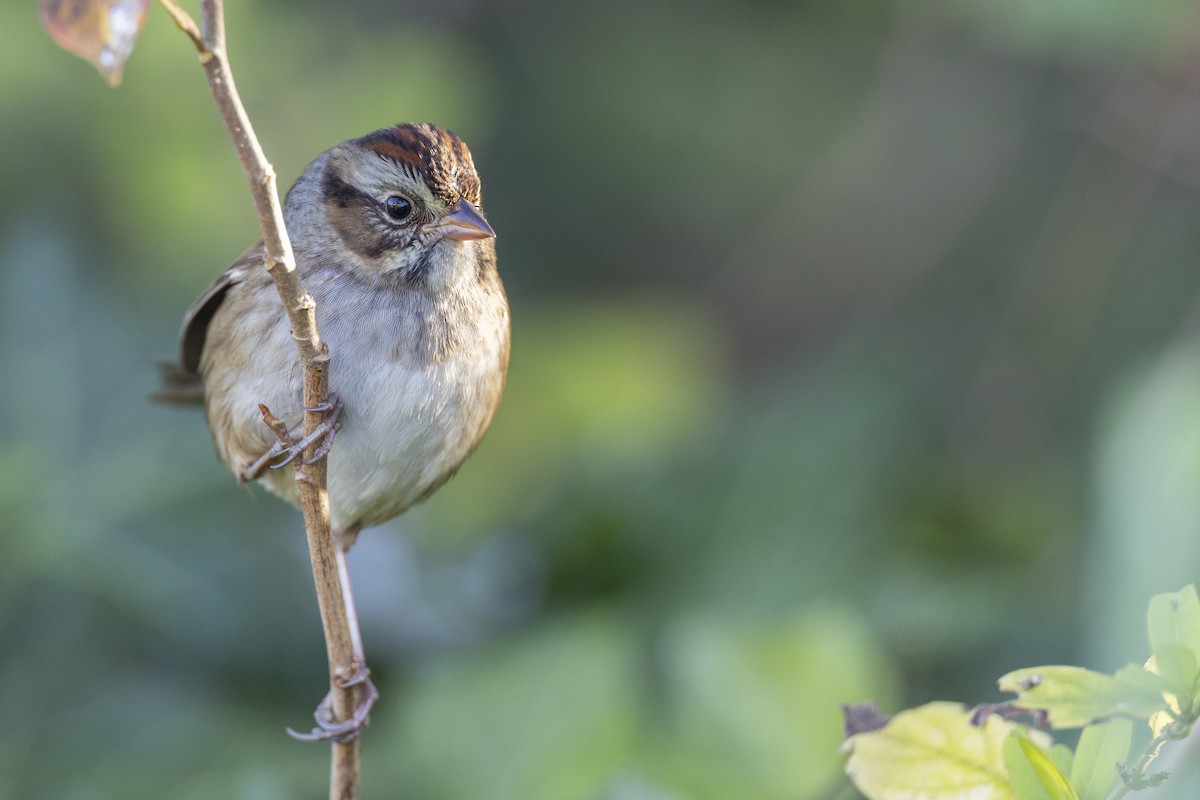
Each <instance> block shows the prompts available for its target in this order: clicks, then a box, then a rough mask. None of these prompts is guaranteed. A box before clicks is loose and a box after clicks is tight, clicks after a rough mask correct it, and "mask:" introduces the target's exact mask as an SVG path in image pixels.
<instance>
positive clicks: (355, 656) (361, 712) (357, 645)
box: [288, 525, 379, 744]
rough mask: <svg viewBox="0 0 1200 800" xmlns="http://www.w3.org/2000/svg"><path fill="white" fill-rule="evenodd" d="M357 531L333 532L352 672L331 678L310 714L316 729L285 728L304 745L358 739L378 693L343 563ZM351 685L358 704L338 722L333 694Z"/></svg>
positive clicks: (352, 593) (345, 563)
mask: <svg viewBox="0 0 1200 800" xmlns="http://www.w3.org/2000/svg"><path fill="white" fill-rule="evenodd" d="M358 531H359V528H358V526H357V525H355V526H351V527H350V528H346V529H344V530H341V531H338V532H337V533H335V534H334V548H333V551H334V556H335V558H336V561H337V569H338V578H339V579H340V582H341V584H342V600H343V602H344V603H345V605H346V622H347V623H348V625H349V628H350V644H351V653H352V658H351V664H352V668H353V671H352V672H351V673H350V674H349V675H335V676H334V685H335V687H336V688H334V689H330V691H329V694H327V695H325V699H323V700H322V701H321V703H320V705H318V706H317V710H316V711H315V712H314V713H313V718H314V719H315V720H316V721H317V727H315V728H313V729H312V730H311V731H309V732H308V733H297V732H296V731H294V730H292V729H291V728H288V735H290V736H291V737H292V738H293V739H299V740H301V741H305V742H320V741H332V742H337V743H338V744H345V743H346V742H349V741H351V740H352V739H354V738H355V737H357V736H358V735H359V734H360V733H362V731H363V729H364V728H366V727H367V725H368V724H370V722H371V708H372V706H374V705H375V701H376V700H378V699H379V690H377V689H376V688H375V684H373V683H371V677H370V675H371V670H369V669H367V660H366V656H365V655H364V654H363V645H362V634H361V633H360V632H359V629H358V611H357V610H356V609H355V606H354V592H353V590H352V589H351V588H350V568H349V565H348V564H347V561H346V556H347V554H348V553H349V552H350V548H351V547H353V546H354V542H355V541H356V540H357V539H358ZM354 686H361V687H362V689H361V690H359V691H357V692H355V695H356V696H357V698H358V701H357V704H356V706H355V708H354V711H353V712H352V713H351V714H350V716H349V718H348V719H346V720H343V721H340V722H339V721H338V720H337V719H335V717H334V709H333V704H334V693H335V692H337V691H342V690H345V689H349V688H351V687H354Z"/></svg>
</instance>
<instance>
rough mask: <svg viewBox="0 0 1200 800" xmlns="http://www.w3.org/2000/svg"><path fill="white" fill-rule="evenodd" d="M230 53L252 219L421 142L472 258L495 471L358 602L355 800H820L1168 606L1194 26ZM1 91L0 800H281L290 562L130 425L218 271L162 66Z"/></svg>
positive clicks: (693, 18)
mask: <svg viewBox="0 0 1200 800" xmlns="http://www.w3.org/2000/svg"><path fill="white" fill-rule="evenodd" d="M228 15H229V27H230V48H231V54H232V61H233V65H234V69H235V72H236V74H237V76H238V79H239V82H240V86H241V90H242V95H243V98H244V99H245V101H246V104H247V106H248V108H249V111H250V113H251V116H252V118H253V119H254V121H255V124H256V126H257V129H258V132H259V135H260V137H261V139H262V141H263V143H264V146H265V148H266V150H267V153H268V156H269V157H270V158H271V159H272V160H273V162H274V163H275V166H276V168H277V171H278V173H279V175H280V178H281V183H282V184H283V185H285V186H286V185H287V184H288V183H290V181H291V180H292V179H293V178H294V177H295V175H296V174H298V172H299V171H300V170H301V169H302V167H303V166H304V164H305V163H307V161H308V160H309V159H311V158H312V157H313V156H315V155H316V154H317V153H318V152H320V151H321V150H323V149H325V148H327V147H329V146H331V145H333V144H334V143H336V142H338V141H341V140H343V139H347V138H351V137H353V136H358V135H361V134H363V133H366V132H368V131H370V130H373V129H375V128H378V127H382V126H384V125H388V124H392V123H395V122H398V121H402V120H430V121H436V122H438V123H441V124H443V125H446V126H448V127H450V128H452V129H454V130H456V131H457V132H458V133H460V134H461V135H462V136H463V137H464V138H465V139H466V140H467V141H468V142H469V143H470V145H471V148H472V150H473V152H474V154H475V160H476V164H477V165H478V167H479V169H480V171H481V173H482V175H483V178H484V187H485V189H484V192H485V203H486V208H487V211H488V215H489V218H490V219H491V221H492V223H493V225H494V226H495V228H496V229H497V230H498V231H499V232H500V234H499V239H498V246H499V249H500V258H501V270H502V272H503V275H504V278H505V281H506V282H507V285H508V288H509V294H510V298H511V301H512V306H513V317H514V355H513V363H512V371H511V374H510V380H509V389H508V393H507V396H506V398H505V402H504V404H503V406H502V407H501V410H500V412H499V414H498V416H497V419H496V421H495V424H494V426H493V430H492V432H491V433H490V434H489V436H488V438H487V439H486V440H485V442H484V444H483V446H482V447H481V448H480V450H479V452H478V454H477V455H476V457H475V458H474V459H473V460H472V461H471V462H469V464H468V465H467V467H466V468H464V469H463V471H462V472H461V474H460V475H459V477H457V478H456V479H455V480H454V481H453V482H451V484H449V485H448V486H447V487H446V488H445V489H444V490H442V492H441V493H439V494H438V495H437V496H436V497H435V498H434V499H433V500H431V501H430V502H429V503H427V504H426V505H424V506H422V507H420V508H418V509H415V510H413V511H412V512H411V513H409V514H408V515H406V516H405V517H404V518H402V519H401V520H399V521H396V522H394V523H392V524H389V525H387V526H384V527H381V528H379V529H374V530H371V531H369V532H367V533H366V534H365V535H364V536H363V537H362V538H361V539H360V542H359V545H358V547H357V548H356V550H355V551H354V553H353V556H352V560H353V567H354V570H355V577H356V579H357V588H358V592H359V595H360V602H361V608H360V610H361V613H362V616H363V625H364V635H365V638H366V643H367V650H368V655H369V660H370V663H371V667H372V668H373V670H374V676H375V678H376V682H377V683H378V684H379V686H380V689H381V691H382V693H383V697H382V699H381V700H380V702H379V705H378V706H377V710H376V712H375V714H374V715H373V724H372V727H371V729H370V731H369V734H368V735H367V737H366V738H365V744H364V751H365V764H366V796H367V797H375V798H384V797H404V798H423V799H425V798H429V799H432V800H443V799H444V800H451V799H456V798H499V799H500V800H505V799H507V798H512V799H513V800H517V799H518V798H519V799H521V800H529V799H530V798H533V799H535V800H536V799H538V798H547V799H549V800H573V799H574V798H580V799H581V800H684V799H690V798H696V799H697V800H717V798H739V799H746V800H784V799H785V798H786V799H792V800H806V799H808V798H814V799H819V798H831V797H839V796H849V795H848V794H843V792H844V791H845V782H844V780H843V779H842V778H841V777H840V757H839V756H838V754H837V745H838V743H839V740H840V724H841V723H840V717H839V712H838V707H837V706H838V703H840V702H851V701H858V700H862V699H865V698H868V697H874V698H876V699H877V700H878V701H879V702H880V704H881V705H882V706H883V707H884V708H885V709H887V710H889V711H894V710H897V709H898V708H900V707H903V706H905V705H913V704H916V703H920V702H924V701H926V700H930V699H933V698H944V699H953V700H961V701H964V702H967V703H974V702H982V701H991V700H996V699H999V698H998V696H997V693H996V690H995V684H994V680H995V678H996V677H997V676H999V675H1000V674H1002V673H1004V672H1006V671H1008V670H1010V669H1014V668H1017V667H1022V666H1031V665H1035V664H1044V663H1060V662H1065V663H1077V664H1081V665H1084V666H1089V667H1093V668H1096V669H1102V670H1112V669H1115V668H1117V667H1119V666H1121V665H1123V664H1125V663H1127V662H1130V661H1141V660H1142V659H1143V658H1144V657H1145V655H1146V651H1147V646H1146V644H1145V642H1144V634H1143V632H1142V615H1143V613H1144V609H1145V605H1146V601H1147V599H1148V598H1149V596H1150V595H1151V594H1152V593H1155V592H1160V591H1167V590H1176V589H1179V588H1180V587H1181V586H1183V585H1184V584H1186V583H1188V582H1189V581H1193V580H1195V579H1196V578H1197V576H1198V575H1200V492H1198V491H1197V489H1198V488H1200V303H1198V300H1200V270H1198V269H1197V264H1198V252H1200V38H1198V37H1197V33H1196V32H1197V30H1200V27H1198V24H1200V18H1198V17H1200V12H1198V11H1197V10H1196V8H1195V6H1194V4H1192V3H1188V2H1182V0H1089V1H1087V2H1085V0H1057V1H1056V2H1053V3H1047V2H1044V0H1008V1H1007V2H985V0H942V1H941V2H939V1H938V0H894V1H893V2H887V1H885V0H875V1H871V0H846V1H843V2H836V0H827V1H826V2H815V1H814V2H786V1H785V0H754V1H748V2H739V3H733V2H726V3H722V2H716V1H715V0H696V1H694V2H683V0H614V2H611V3H560V2H553V0H453V1H452V2H440V3H439V2H431V1H430V0H406V1H405V2H383V0H354V1H352V2H346V3H338V4H325V3H320V2H314V1H313V0H308V2H291V3H288V2H282V0H274V2H267V0H259V1H258V2H237V0H231V2H230V3H229V8H228ZM0 53H2V54H3V55H2V56H0V59H2V63H3V69H2V70H0V181H2V184H3V186H4V187H5V191H3V192H2V193H0V376H3V377H2V378H0V385H2V389H0V799H2V800H9V799H10V798H22V799H24V798H64V799H68V800H107V798H122V799H125V798H134V799H135V800H136V799H138V798H163V797H169V798H216V797H221V798H237V799H239V800H242V799H244V800H259V799H261V800H275V799H276V798H279V799H280V800H282V798H305V797H311V798H317V797H323V796H324V794H325V780H326V777H325V776H326V772H327V753H326V749H325V748H324V747H317V746H313V745H305V744H301V743H297V742H293V741H291V740H290V739H288V738H287V737H286V736H284V734H283V728H284V726H285V725H291V726H293V727H296V728H303V727H305V726H306V724H307V722H308V714H309V712H310V709H311V708H312V707H313V705H314V704H315V703H316V701H317V700H318V699H319V698H320V696H321V695H322V694H323V693H324V691H325V681H326V675H325V657H324V650H323V643H322V640H321V634H320V626H319V622H318V618H317V613H316V605H315V601H314V598H313V592H312V588H311V583H310V580H311V579H310V577H309V573H308V565H307V556H306V553H305V550H304V542H303V536H302V533H301V523H300V518H299V516H298V514H296V513H295V512H294V511H292V510H291V509H290V508H288V507H285V506H283V505H281V504H280V503H278V502H277V501H276V500H274V499H273V498H270V497H267V496H265V495H263V494H262V493H261V492H258V491H250V492H242V491H239V490H238V489H237V487H236V486H235V484H234V482H233V481H232V479H231V478H230V477H229V476H228V475H227V474H226V473H225V472H224V470H223V468H222V467H221V466H220V465H219V464H218V462H217V460H216V458H215V456H214V454H213V450H212V447H211V443H210V440H209V436H208V432H207V429H206V428H205V426H204V423H203V420H202V418H201V416H200V415H199V414H192V413H187V412H184V411H179V410H176V409H170V408H161V407H156V406H151V405H149V404H148V403H147V400H146V398H147V395H148V394H149V393H150V392H151V391H152V390H153V389H154V386H155V380H156V370H155V364H156V362H158V361H162V360H168V359H171V358H173V357H174V355H175V337H176V331H177V327H178V323H179V320H180V318H181V315H182V313H183V311H184V309H185V308H187V306H188V304H189V303H190V302H191V300H192V298H193V297H194V296H195V295H197V294H198V293H199V291H200V290H201V289H203V288H204V287H205V286H206V285H207V284H208V282H209V281H210V280H211V279H212V278H213V277H215V276H216V275H217V274H218V272H219V271H220V270H222V269H223V268H224V267H225V266H226V265H227V264H228V263H229V262H230V261H231V260H232V259H234V258H235V257H236V256H237V255H238V254H240V253H241V251H242V250H243V248H244V247H245V246H246V245H248V244H249V243H250V242H251V241H253V240H254V239H255V238H256V237H257V232H256V223H255V218H254V214H253V211H252V207H251V204H250V201H249V198H248V195H247V192H246V189H245V186H244V185H243V182H242V177H241V173H240V171H239V168H238V166H237V162H236V160H235V158H234V155H233V152H232V149H231V147H230V145H229V142H228V140H227V137H226V135H225V132H224V130H223V129H222V128H221V126H220V123H219V121H218V118H217V115H216V113H215V112H214V109H213V107H212V102H211V99H210V97H209V94H208V89H207V86H206V84H205V82H204V79H203V75H202V72H201V70H200V69H199V68H198V66H197V64H196V59H195V56H194V53H193V51H192V50H191V47H190V45H189V44H188V42H187V41H186V40H185V39H184V38H183V37H182V36H181V35H180V34H179V33H178V32H177V31H175V30H174V28H173V27H172V25H171V24H170V22H169V20H168V19H167V17H166V16H165V15H164V14H163V13H162V11H161V9H158V8H157V7H155V8H154V9H153V10H152V14H151V18H150V20H149V22H148V25H147V29H146V31H145V32H144V34H143V37H142V39H141V41H140V42H139V45H138V48H137V50H136V51H135V53H134V55H133V57H132V59H131V60H130V62H129V64H128V65H127V71H126V79H125V83H124V85H123V86H122V87H121V88H120V89H118V90H116V91H110V90H109V89H107V88H106V87H105V85H104V83H103V82H102V81H101V79H100V78H99V77H98V75H97V74H96V73H95V72H94V70H93V69H92V68H91V67H90V66H88V65H87V64H85V63H83V62H81V61H78V60H76V59H74V58H73V57H71V56H69V55H67V54H66V53H64V52H62V51H61V50H59V49H58V48H57V47H56V46H55V45H54V44H53V43H52V42H51V40H50V38H49V37H48V36H46V35H45V34H44V33H42V32H41V31H40V30H39V28H38V24H37V17H36V9H35V6H34V3H33V2H32V0H28V1H26V2H6V3H4V4H3V5H0ZM1175 752H1176V754H1177V760H1178V763H1175V764H1173V765H1169V768H1170V769H1172V770H1173V771H1174V772H1175V773H1176V777H1175V779H1174V781H1173V783H1172V784H1171V786H1172V787H1173V790H1172V791H1171V792H1166V793H1161V794H1160V795H1159V796H1161V797H1181V798H1182V797H1188V798H1194V797H1195V796H1196V794H1197V791H1198V787H1200V775H1197V770H1196V768H1195V765H1194V764H1195V762H1197V761H1200V759H1198V758H1195V748H1192V750H1191V762H1189V761H1188V760H1187V754H1188V753H1189V749H1188V746H1187V745H1183V746H1179V747H1176V749H1175ZM1189 763H1190V764H1191V766H1189Z"/></svg>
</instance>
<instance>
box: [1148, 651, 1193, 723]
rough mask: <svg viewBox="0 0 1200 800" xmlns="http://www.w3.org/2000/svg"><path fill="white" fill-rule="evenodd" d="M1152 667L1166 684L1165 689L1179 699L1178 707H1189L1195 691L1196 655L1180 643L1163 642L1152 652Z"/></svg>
mask: <svg viewBox="0 0 1200 800" xmlns="http://www.w3.org/2000/svg"><path fill="white" fill-rule="evenodd" d="M1154 667H1155V669H1156V670H1157V671H1158V674H1159V675H1161V676H1162V679H1163V680H1164V681H1165V682H1166V684H1167V691H1169V692H1170V693H1171V694H1173V695H1175V697H1176V698H1178V699H1179V702H1180V707H1182V708H1191V705H1192V703H1191V698H1192V697H1193V696H1194V695H1195V693H1196V667H1197V665H1196V657H1195V656H1194V655H1192V651H1191V650H1189V649H1188V648H1186V647H1184V646H1183V645H1180V644H1164V645H1161V646H1160V647H1158V648H1157V649H1156V650H1155V652H1154Z"/></svg>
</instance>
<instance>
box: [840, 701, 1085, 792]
mask: <svg viewBox="0 0 1200 800" xmlns="http://www.w3.org/2000/svg"><path fill="white" fill-rule="evenodd" d="M1015 729H1016V725H1014V724H1013V723H1011V722H1007V721H1005V720H1002V719H1000V718H999V717H995V716H992V717H988V718H987V720H986V721H985V722H984V724H983V725H982V726H975V725H972V724H971V715H970V713H969V712H968V711H967V710H966V709H964V708H963V707H962V706H960V705H958V704H957V703H942V702H938V703H929V704H927V705H924V706H921V707H919V708H914V709H911V710H909V711H903V712H901V713H899V714H897V715H896V716H894V717H892V720H891V721H890V722H889V723H888V724H887V725H886V726H884V727H883V728H882V729H880V730H877V731H871V732H869V733H860V734H857V735H855V736H852V737H850V738H849V739H847V740H846V745H845V746H846V748H847V749H849V750H851V755H850V758H849V760H847V762H846V774H847V775H849V776H850V779H851V780H852V781H853V782H854V785H855V786H857V787H858V790H859V791H860V792H862V793H863V794H864V795H866V796H867V797H868V798H870V800H911V798H914V797H920V798H922V800H1018V796H1017V794H1016V793H1015V792H1014V790H1013V788H1012V786H1011V784H1010V783H1009V779H1008V769H1007V766H1006V764H1005V761H1004V743H1005V741H1006V740H1007V739H1008V737H1009V734H1011V733H1012V731H1013V730H1015ZM1047 761H1049V759H1048V758H1047ZM1050 763H1051V765H1052V766H1053V762H1050ZM1056 769H1057V768H1056ZM1064 782H1065V781H1064ZM1067 788H1068V789H1069V788H1070V787H1069V786H1068V787H1067Z"/></svg>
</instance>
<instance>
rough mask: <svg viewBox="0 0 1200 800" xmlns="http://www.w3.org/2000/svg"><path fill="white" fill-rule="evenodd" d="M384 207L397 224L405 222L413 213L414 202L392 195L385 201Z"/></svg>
mask: <svg viewBox="0 0 1200 800" xmlns="http://www.w3.org/2000/svg"><path fill="white" fill-rule="evenodd" d="M383 207H384V208H385V209H387V215H388V216H389V217H391V218H392V219H393V220H395V221H396V222H403V221H404V220H406V219H408V218H409V217H411V216H412V213H413V204H412V201H410V200H408V199H407V198H404V197H400V196H398V195H392V196H391V197H389V198H388V199H387V200H384V201H383Z"/></svg>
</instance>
